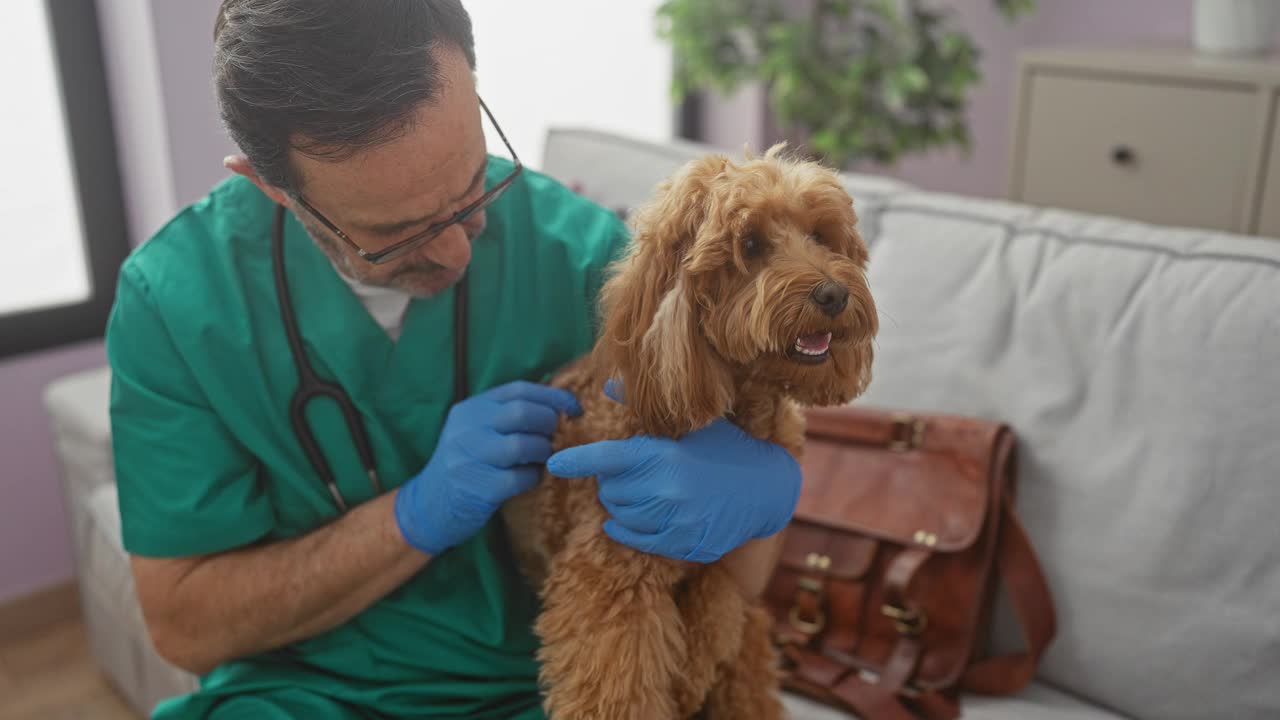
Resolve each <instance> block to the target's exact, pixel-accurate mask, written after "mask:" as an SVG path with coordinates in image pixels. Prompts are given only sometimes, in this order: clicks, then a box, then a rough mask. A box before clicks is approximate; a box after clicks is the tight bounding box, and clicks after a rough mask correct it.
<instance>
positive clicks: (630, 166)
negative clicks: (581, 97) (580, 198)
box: [542, 128, 911, 243]
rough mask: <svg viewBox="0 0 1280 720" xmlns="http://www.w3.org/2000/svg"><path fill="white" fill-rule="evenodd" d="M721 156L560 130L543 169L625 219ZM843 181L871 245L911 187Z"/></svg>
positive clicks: (690, 146) (675, 144) (700, 147)
mask: <svg viewBox="0 0 1280 720" xmlns="http://www.w3.org/2000/svg"><path fill="white" fill-rule="evenodd" d="M757 150H758V148H757ZM718 152H726V151H725V150H723V149H721V148H716V147H712V146H709V145H704V144H701V143H693V142H688V141H684V140H673V141H670V142H666V143H653V142H648V141H644V140H636V139H633V138H629V137H625V136H621V135H614V134H612V133H607V132H601V131H597V130H586V129H577V128H554V129H552V130H551V132H550V133H548V135H547V146H546V153H545V158H544V160H543V167H542V170H543V171H544V172H546V173H547V174H548V175H550V176H552V177H554V178H556V179H557V180H559V181H560V182H562V183H564V184H565V185H567V186H569V187H571V188H574V189H575V190H577V191H578V192H580V193H582V194H583V195H586V196H587V197H589V198H591V199H592V200H593V201H595V202H597V203H599V204H601V205H603V206H604V207H607V208H609V209H611V210H614V211H615V212H618V213H619V214H622V215H624V216H625V215H626V214H627V212H628V211H630V210H631V209H632V208H635V207H636V206H638V205H640V204H642V203H644V202H646V201H647V200H648V199H649V198H650V196H651V195H652V193H653V188H654V186H655V185H656V184H657V183H659V182H660V181H662V180H663V179H665V178H666V177H667V176H669V175H671V174H672V173H674V172H675V171H676V170H677V169H679V168H680V166H682V165H684V164H685V163H686V162H688V161H690V160H692V159H694V158H696V157H698V156H700V155H703V154H706V153H718ZM729 154H730V155H731V156H741V154H742V153H741V151H740V150H739V151H736V152H730V153H729ZM841 179H842V180H843V181H844V184H845V187H846V188H847V189H848V191H849V194H850V195H852V196H853V199H854V207H855V208H856V209H857V211H858V214H859V215H861V216H862V218H863V219H862V223H861V225H860V226H859V230H860V232H861V233H862V234H863V236H864V238H865V239H866V241H867V242H868V243H870V242H872V240H873V239H874V237H875V234H876V232H875V226H874V218H875V216H876V214H877V210H878V208H879V207H880V206H881V205H883V203H884V201H885V199H887V198H888V197H890V196H892V195H894V194H896V193H900V192H905V191H907V190H909V189H911V186H909V185H907V184H905V183H901V182H898V181H896V180H891V179H888V178H881V177H875V176H872V175H858V174H850V173H842V174H841Z"/></svg>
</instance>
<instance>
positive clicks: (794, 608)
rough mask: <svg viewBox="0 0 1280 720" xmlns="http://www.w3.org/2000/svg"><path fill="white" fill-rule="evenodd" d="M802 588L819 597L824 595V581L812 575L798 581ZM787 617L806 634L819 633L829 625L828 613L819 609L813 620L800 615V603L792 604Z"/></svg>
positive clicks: (797, 628)
mask: <svg viewBox="0 0 1280 720" xmlns="http://www.w3.org/2000/svg"><path fill="white" fill-rule="evenodd" d="M796 584H797V585H799V586H800V589H801V590H804V591H806V592H811V593H813V594H814V595H817V596H819V597H821V596H822V581H821V580H817V579H815V578H811V577H801V578H800V579H799V580H798V581H797V582H796ZM787 619H788V620H790V621H791V626H792V627H794V628H795V629H796V630H799V631H800V632H801V633H803V634H805V635H810V636H812V635H817V634H818V633H820V632H822V630H823V628H825V627H826V626H827V614H826V613H825V612H823V611H822V609H821V608H819V609H818V613H817V617H815V618H814V619H812V620H806V619H804V618H802V617H800V606H799V605H798V604H792V605H791V611H790V612H789V613H788V614H787Z"/></svg>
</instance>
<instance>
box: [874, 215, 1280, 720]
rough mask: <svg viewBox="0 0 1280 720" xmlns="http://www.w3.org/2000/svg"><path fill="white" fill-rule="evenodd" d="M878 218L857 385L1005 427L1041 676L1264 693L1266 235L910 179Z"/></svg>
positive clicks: (1171, 716)
mask: <svg viewBox="0 0 1280 720" xmlns="http://www.w3.org/2000/svg"><path fill="white" fill-rule="evenodd" d="M881 221H882V232H881V240H880V241H879V242H878V243H877V244H876V246H875V247H874V248H873V254H872V262H871V272H870V278H869V279H870V283H871V287H872V291H873V293H874V294H875V297H876V299H877V302H878V305H879V308H880V311H881V312H882V315H883V321H882V325H881V327H882V332H881V335H880V337H879V339H878V343H877V357H876V363H875V368H874V370H875V377H874V379H873V381H872V384H871V388H870V390H869V392H868V393H867V394H866V395H865V396H864V398H863V399H862V400H860V401H859V402H862V403H864V404H868V405H879V406H888V407H896V408H906V409H920V410H933V411H942V412H955V413H967V414H972V415H977V416H981V417H987V418H993V419H1000V420H1005V421H1008V422H1009V423H1011V424H1012V426H1013V427H1014V429H1015V430H1016V431H1017V433H1018V435H1019V438H1020V450H1019V455H1020V461H1019V468H1020V472H1021V477H1020V493H1019V498H1018V506H1019V510H1020V512H1021V514H1022V516H1023V518H1024V520H1025V523H1026V524H1027V526H1028V530H1029V532H1030V534H1031V536H1032V539H1033V541H1034V543H1035V545H1036V547H1037V549H1038V552H1039V554H1040V557H1041V559H1042V561H1043V562H1044V563H1045V565H1046V570H1047V573H1048V579H1049V582H1050V585H1051V587H1052V590H1053V592H1054V594H1055V599H1056V604H1057V610H1058V619H1059V632H1058V636H1057V638H1056V640H1055V642H1054V644H1053V645H1052V646H1051V648H1050V651H1049V653H1048V655H1047V657H1046V658H1045V660H1044V663H1043V667H1042V672H1043V676H1044V677H1045V678H1047V679H1048V680H1050V681H1052V682H1053V683H1054V684H1056V685H1059V686H1062V687H1065V688H1069V689H1071V690H1072V691H1073V692H1076V693H1079V694H1081V695H1083V696H1085V697H1088V698H1090V699H1092V700H1095V701H1098V702H1100V703H1101V704H1104V705H1106V706H1108V707H1114V708H1117V709H1118V711H1120V712H1124V713H1127V714H1131V715H1133V716H1135V717H1139V718H1153V719H1154V718H1160V719H1161V720H1183V719H1185V720H1193V719H1194V720H1202V719H1203V718H1228V717H1229V718H1233V719H1246V718H1264V717H1266V718H1274V717H1280V683H1277V682H1275V678H1276V676H1277V673H1278V672H1280V563H1277V562H1276V556H1275V551H1276V548H1277V547H1280V522H1277V519H1276V517H1277V515H1276V513H1277V509H1278V508H1280V442H1278V441H1277V432H1278V430H1277V429H1278V428H1280V242H1273V241H1267V240H1259V239H1252V238H1243V237H1235V236H1227V235H1219V234H1212V233H1209V232H1202V231H1181V230H1169V229H1163V228H1156V227H1151V226H1147V225H1142V224H1138V223H1132V222H1122V221H1118V220H1109V219H1103V218H1097V217H1091V216H1085V215H1079V214H1074V213H1067V212H1057V211H1035V210H1032V209H1030V208H1026V207H1022V206H1016V205H1010V204H1006V203H999V202H987V201H976V200H971V199H964V198H958V197H951V196H943V195H932V194H925V193H914V194H904V195H900V196H897V197H895V198H894V199H892V200H891V201H890V202H889V204H888V206H887V207H886V208H884V209H883V212H882V217H881ZM1013 642H1014V641H1013V639H1012V637H1011V633H1010V632H1009V630H1008V626H1007V623H1006V624H1005V625H1004V632H1003V633H1002V644H1004V645H1009V644H1012V643H1013Z"/></svg>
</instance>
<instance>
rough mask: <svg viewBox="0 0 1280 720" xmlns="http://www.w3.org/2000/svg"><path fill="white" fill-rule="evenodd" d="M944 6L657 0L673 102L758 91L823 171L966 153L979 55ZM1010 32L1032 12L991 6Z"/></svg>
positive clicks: (895, 0) (1019, 2)
mask: <svg viewBox="0 0 1280 720" xmlns="http://www.w3.org/2000/svg"><path fill="white" fill-rule="evenodd" d="M943 1H944V0H937V1H933V0H666V2H664V3H663V4H662V5H661V6H660V7H659V9H658V19H659V33H660V35H661V36H662V37H663V38H664V39H665V40H666V41H668V42H669V43H670V44H671V46H672V49H673V51H674V53H675V62H676V74H675V79H674V83H673V87H672V91H673V93H674V94H675V95H676V96H677V97H685V96H686V95H687V94H689V93H691V92H695V91H699V90H717V91H720V92H723V93H731V92H733V91H734V90H736V89H738V88H739V87H740V86H741V85H743V84H744V83H748V82H760V83H762V84H763V85H764V86H765V88H766V89H767V92H768V98H769V105H770V108H771V110H772V111H773V113H774V116H775V117H776V118H777V119H778V121H779V122H780V123H781V124H782V126H783V127H784V128H785V129H786V130H787V132H788V134H790V135H792V136H793V137H794V136H799V135H803V136H806V137H807V144H808V146H809V150H810V151H811V152H812V153H813V154H815V155H817V156H820V157H822V158H824V159H825V160H826V161H827V162H830V163H831V164H833V165H837V166H841V167H843V166H847V165H848V164H850V163H853V162H865V161H870V162H875V163H886V164H887V163H892V162H894V161H896V160H898V159H899V158H900V157H902V156H903V155H905V154H908V153H914V152H919V151H922V150H926V149H929V148H932V147H938V146H947V145H958V146H960V147H962V148H964V149H965V150H968V148H969V146H970V139H969V127H968V125H967V123H966V119H965V110H966V107H967V98H968V92H969V90H970V88H971V87H972V86H973V85H975V84H976V83H977V82H979V80H980V79H981V78H980V75H979V71H978V59H979V51H978V48H977V47H976V46H975V45H974V43H973V41H972V40H971V39H970V38H969V36H968V35H966V34H965V33H964V32H962V31H960V30H959V29H957V28H956V27H955V26H954V22H953V21H952V19H951V18H950V17H949V16H948V14H947V13H946V11H945V10H944V9H942V8H940V7H939V5H941V4H942V2H943ZM992 1H993V2H994V3H995V4H996V6H997V7H998V8H999V10H1000V11H1001V12H1002V13H1003V14H1004V16H1005V17H1006V18H1008V19H1009V20H1010V21H1012V20H1014V19H1016V18H1017V17H1018V16H1019V15H1021V14H1022V13H1024V12H1027V11H1030V10H1031V9H1033V8H1034V6H1035V0H992Z"/></svg>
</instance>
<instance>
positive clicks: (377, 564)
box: [134, 493, 428, 672]
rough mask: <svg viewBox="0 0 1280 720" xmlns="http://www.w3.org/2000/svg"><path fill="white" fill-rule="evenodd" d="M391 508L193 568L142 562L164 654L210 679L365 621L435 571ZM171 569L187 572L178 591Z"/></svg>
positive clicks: (389, 501)
mask: <svg viewBox="0 0 1280 720" xmlns="http://www.w3.org/2000/svg"><path fill="white" fill-rule="evenodd" d="M394 503H395V493H387V494H386V495H384V496H382V497H380V498H378V499H376V500H373V501H370V502H368V503H365V504H364V505H361V506H360V507H357V508H355V509H354V510H352V511H351V512H349V513H348V514H346V515H345V516H343V517H342V518H340V519H339V520H337V521H335V522H333V523H331V524H329V525H327V526H325V527H323V528H320V529H318V530H315V531H313V532H311V533H309V534H307V535H304V536H301V537H297V538H292V539H289V540H283V541H279V542H274V543H271V544H266V545H258V546H254V547H250V548H244V549H240V550H235V551H232V552H227V553H222V554H219V555H211V556H208V557H205V558H200V559H198V560H197V561H194V562H192V561H187V560H179V561H169V560H153V559H145V558H136V559H135V560H134V567H135V575H136V576H137V578H138V581H139V589H140V594H142V595H144V597H146V596H149V599H150V600H151V601H152V602H150V603H145V602H144V607H146V606H147V605H150V607H146V609H147V611H148V612H147V620H148V625H149V626H150V627H151V629H152V636H153V638H154V639H155V641H156V644H157V646H159V648H160V650H161V652H162V654H164V655H166V656H167V657H170V659H171V660H174V659H175V658H176V659H177V661H178V662H180V663H181V664H182V665H183V666H184V667H186V669H188V670H193V671H195V672H203V671H207V670H209V669H212V668H213V667H214V666H216V665H218V664H220V663H222V662H225V661H227V660H230V659H234V658H237V657H244V656H246V655H251V654H254V653H257V652H262V651H266V650H271V649H274V648H278V647H281V646H284V645H288V644H290V643H293V642H296V641H298V640H302V639H305V638H309V637H312V636H315V635H319V634H321V633H324V632H326V631H328V630H330V629H332V628H334V627H336V626H338V625H340V624H342V623H343V622H346V621H347V620H349V619H350V618H351V617H353V616H354V615H356V614H358V613H360V612H361V611H363V610H364V609H365V608H367V607H369V606H370V605H372V604H373V603H374V602H376V601H377V600H379V599H380V598H382V597H383V596H385V595H386V594H387V593H389V592H391V591H392V590H394V589H395V588H397V587H399V586H400V585H401V584H403V583H404V582H405V581H406V580H407V579H409V578H410V577H411V576H413V575H414V574H415V573H416V572H418V571H419V570H420V569H422V567H423V566H424V565H425V564H426V563H427V561H428V556H427V555H425V554H423V553H421V552H419V551H417V550H414V549H413V548H411V547H410V546H409V545H408V544H406V543H405V541H404V540H403V538H402V536H401V534H400V531H399V529H398V528H397V526H396V521H395V515H394V509H393V508H394ZM165 563H190V564H189V565H188V566H186V567H182V568H181V571H180V574H179V575H178V576H177V577H176V581H175V577H174V576H173V574H172V573H173V571H174V569H175V568H174V567H172V566H170V567H164V565H163V564H165ZM157 564H159V565H157ZM149 581H150V582H152V583H153V586H152V587H151V588H147V587H145V586H146V585H147V583H148V582H149ZM146 590H151V591H152V592H150V593H148V592H145V591H146ZM157 593H158V594H157Z"/></svg>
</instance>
